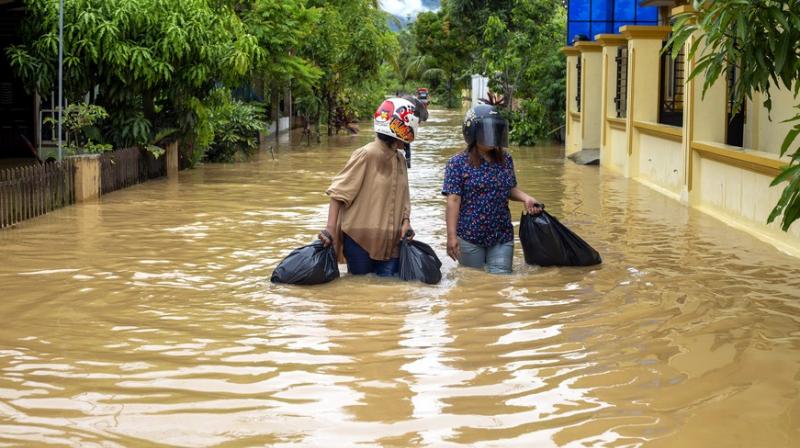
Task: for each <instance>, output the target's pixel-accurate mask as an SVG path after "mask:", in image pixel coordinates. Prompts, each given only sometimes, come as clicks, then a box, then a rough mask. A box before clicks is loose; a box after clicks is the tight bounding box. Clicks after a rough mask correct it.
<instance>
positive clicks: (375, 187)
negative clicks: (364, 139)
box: [319, 98, 419, 277]
mask: <svg viewBox="0 0 800 448" xmlns="http://www.w3.org/2000/svg"><path fill="white" fill-rule="evenodd" d="M374 124H375V133H376V138H375V140H373V141H372V142H370V143H368V144H366V145H364V146H362V147H361V148H358V149H356V150H355V151H353V154H352V155H351V156H350V160H349V161H348V162H347V165H345V167H344V168H343V169H342V171H341V172H339V174H337V175H336V177H334V178H333V182H332V183H331V186H330V188H328V190H327V191H326V193H327V194H328V196H330V198H331V200H330V206H329V209H328V224H327V226H326V227H325V230H323V231H322V232H320V234H319V239H320V240H322V242H323V243H325V245H326V246H327V245H329V244H333V245H334V247H335V248H336V253H337V254H339V258H340V261H341V258H342V255H344V260H345V261H346V262H347V270H348V272H350V273H351V274H353V275H364V274H370V273H374V274H377V275H379V276H382V277H388V276H392V275H395V274H397V272H398V268H399V266H398V265H399V263H398V255H399V245H398V244H399V242H400V240H401V239H402V238H403V236H405V235H407V234H410V235H411V236H410V237H412V238H413V230H411V204H410V200H409V192H408V171H407V168H406V159H405V156H404V155H403V150H404V149H405V144H406V143H411V142H412V141H413V140H414V137H415V134H416V132H417V125H418V124H419V118H417V116H416V115H415V114H414V105H413V104H412V103H411V102H409V101H408V100H404V99H401V98H390V99H388V100H386V101H384V102H383V104H381V106H380V107H379V108H378V110H377V111H376V112H375V120H374Z"/></svg>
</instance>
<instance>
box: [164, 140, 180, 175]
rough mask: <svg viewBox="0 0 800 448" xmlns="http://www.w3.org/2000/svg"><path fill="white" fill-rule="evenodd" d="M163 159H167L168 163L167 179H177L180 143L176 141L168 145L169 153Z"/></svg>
mask: <svg viewBox="0 0 800 448" xmlns="http://www.w3.org/2000/svg"><path fill="white" fill-rule="evenodd" d="M163 157H166V162H167V177H175V176H177V175H178V141H177V140H176V141H174V142H172V143H170V144H169V145H167V152H166V154H164V156H163Z"/></svg>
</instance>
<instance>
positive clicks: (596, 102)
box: [581, 51, 603, 149]
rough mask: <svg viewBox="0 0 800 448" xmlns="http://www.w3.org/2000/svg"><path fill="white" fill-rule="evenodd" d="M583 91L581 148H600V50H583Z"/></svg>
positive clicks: (601, 109) (601, 104)
mask: <svg viewBox="0 0 800 448" xmlns="http://www.w3.org/2000/svg"><path fill="white" fill-rule="evenodd" d="M581 56H582V57H583V67H582V70H581V71H582V72H583V78H584V79H583V86H584V88H583V91H582V92H581V100H582V103H583V104H582V106H581V125H582V126H583V137H582V141H581V146H582V148H581V149H599V148H600V126H601V124H602V117H603V101H602V91H603V89H602V86H603V70H602V68H603V54H602V53H601V52H600V51H583V52H582V54H581Z"/></svg>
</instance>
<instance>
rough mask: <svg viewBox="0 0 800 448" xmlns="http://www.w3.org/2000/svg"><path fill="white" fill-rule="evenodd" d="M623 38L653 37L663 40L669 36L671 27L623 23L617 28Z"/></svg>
mask: <svg viewBox="0 0 800 448" xmlns="http://www.w3.org/2000/svg"><path fill="white" fill-rule="evenodd" d="M619 30H620V31H621V32H622V34H624V35H625V38H626V39H628V40H632V39H654V40H664V39H666V38H667V36H669V33H670V32H671V31H672V27H669V26H642V25H625V26H623V27H622V28H620V29H619Z"/></svg>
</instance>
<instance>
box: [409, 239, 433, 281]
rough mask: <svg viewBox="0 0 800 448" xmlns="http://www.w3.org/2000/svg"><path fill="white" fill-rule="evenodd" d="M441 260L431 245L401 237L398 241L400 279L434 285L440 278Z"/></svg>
mask: <svg viewBox="0 0 800 448" xmlns="http://www.w3.org/2000/svg"><path fill="white" fill-rule="evenodd" d="M441 267H442V262H441V261H439V257H437V256H436V252H434V251H433V249H431V246H428V245H427V244H425V243H423V242H420V241H414V240H409V239H407V238H403V240H402V241H400V279H402V280H406V281H413V280H419V281H421V282H423V283H427V284H429V285H435V284H436V283H439V280H441V279H442V271H440V270H439V268H441Z"/></svg>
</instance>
